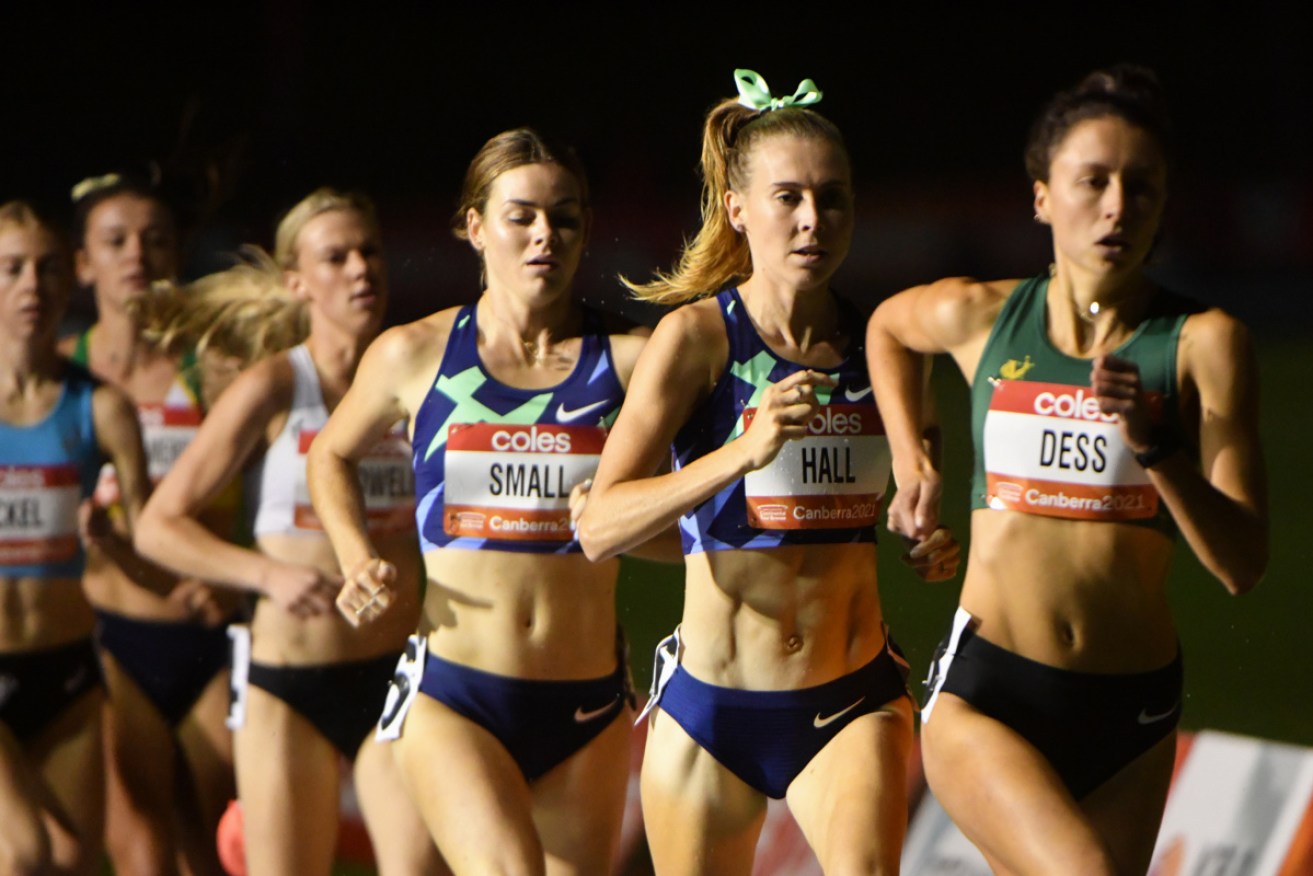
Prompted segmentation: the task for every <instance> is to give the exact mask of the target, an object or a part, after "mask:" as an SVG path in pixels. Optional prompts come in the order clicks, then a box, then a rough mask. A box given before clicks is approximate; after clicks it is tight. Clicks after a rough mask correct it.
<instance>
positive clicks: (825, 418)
mask: <svg viewBox="0 0 1313 876" xmlns="http://www.w3.org/2000/svg"><path fill="white" fill-rule="evenodd" d="M861 431H862V415H861V414H856V413H851V414H846V413H842V412H838V411H834V410H832V409H831V408H830V407H829V406H828V405H827V406H825V407H823V408H821V409H820V410H819V411H817V412H816V416H814V417H812V418H811V419H810V420H808V421H807V434H809V435H858V434H861Z"/></svg>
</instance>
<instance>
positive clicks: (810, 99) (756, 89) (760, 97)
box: [734, 69, 821, 113]
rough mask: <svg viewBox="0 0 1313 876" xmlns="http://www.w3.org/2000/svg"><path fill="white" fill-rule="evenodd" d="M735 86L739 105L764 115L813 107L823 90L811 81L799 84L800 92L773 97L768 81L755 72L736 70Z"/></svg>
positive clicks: (806, 80)
mask: <svg viewBox="0 0 1313 876" xmlns="http://www.w3.org/2000/svg"><path fill="white" fill-rule="evenodd" d="M734 84H735V85H737V86H738V89H739V103H740V104H742V105H743V106H746V107H747V108H748V109H754V110H757V111H758V112H763V113H764V112H770V111H771V110H777V109H783V108H784V107H786V106H811V105H812V104H814V103H820V101H821V90H820V89H819V88H817V87H816V83H815V82H812V81H811V80H810V79H804V80H802V81H801V82H799V83H798V90H797V91H795V92H793V94H792V95H789V96H788V97H772V96H771V93H770V87H769V86H768V85H766V80H765V79H762V78H761V74H760V73H758V72H756V71H755V70H746V69H738V70H735V71H734Z"/></svg>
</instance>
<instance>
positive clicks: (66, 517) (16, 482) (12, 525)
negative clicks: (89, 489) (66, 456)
mask: <svg viewBox="0 0 1313 876" xmlns="http://www.w3.org/2000/svg"><path fill="white" fill-rule="evenodd" d="M81 501H82V489H81V478H80V477H79V476H78V468H77V466H76V465H71V464H64V465H7V466H5V467H3V468H0V566H6V565H11V566H21V565H39V564H43V563H61V562H65V561H67V560H71V559H73V558H74V557H76V556H77V552H78V505H79V504H80V503H81Z"/></svg>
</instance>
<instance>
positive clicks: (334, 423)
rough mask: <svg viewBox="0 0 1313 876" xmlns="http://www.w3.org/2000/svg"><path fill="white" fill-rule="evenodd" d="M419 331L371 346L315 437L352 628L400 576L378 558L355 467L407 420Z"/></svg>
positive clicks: (324, 506)
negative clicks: (407, 383) (403, 394)
mask: <svg viewBox="0 0 1313 876" xmlns="http://www.w3.org/2000/svg"><path fill="white" fill-rule="evenodd" d="M420 334H423V329H422V328H421V326H417V325H410V326H401V327H399V328H395V329H392V330H390V331H388V332H385V333H384V334H383V335H381V336H380V337H379V338H378V339H377V340H375V341H374V343H372V344H371V345H370V346H369V349H368V350H366V351H365V355H364V357H363V358H362V359H361V361H360V367H359V368H358V369H357V370H356V375H355V378H354V379H353V380H352V382H351V388H350V389H348V390H347V393H346V395H345V396H343V397H342V400H341V401H340V402H338V405H337V408H336V410H334V411H333V415H332V416H331V417H329V418H328V424H327V425H326V426H324V428H323V429H322V430H320V432H319V434H318V435H317V436H315V440H314V443H312V444H311V445H310V453H309V455H308V456H307V457H306V480H307V482H308V483H309V485H310V499H311V501H312V502H313V503H314V506H315V514H316V515H318V517H319V519H320V521H321V522H322V524H323V527H324V531H325V532H326V533H327V534H328V537H329V540H330V541H332V543H333V550H334V551H335V552H336V554H337V559H338V563H339V565H341V567H342V570H343V572H345V573H346V586H344V587H343V588H342V591H341V593H339V594H338V598H337V607H338V610H339V611H340V612H341V614H342V616H343V617H344V618H346V620H347V621H348V622H349V623H351V624H352V625H353V626H358V625H359V624H360V623H362V622H366V621H370V620H373V619H374V618H376V617H378V615H380V614H382V613H383V611H384V610H385V609H386V608H387V607H388V605H389V604H390V603H391V601H392V592H391V585H392V584H393V582H394V581H395V580H396V574H397V572H396V569H395V568H394V567H393V566H392V564H391V563H389V562H387V561H385V560H383V559H381V558H380V557H379V555H378V551H377V549H376V548H375V547H374V543H373V542H372V541H371V540H370V537H369V527H368V520H367V518H366V516H365V499H364V496H363V494H362V493H361V490H360V480H359V478H358V476H357V464H358V462H359V460H360V459H361V458H363V457H364V456H365V454H366V453H368V452H369V450H370V449H371V448H372V447H373V446H374V445H375V444H377V443H378V441H379V439H380V438H382V437H383V436H384V435H385V434H387V432H388V430H389V429H390V428H392V426H393V425H394V424H395V423H396V422H397V421H398V420H404V419H407V418H408V417H409V411H408V410H407V409H406V407H405V405H404V404H403V403H402V401H401V398H400V395H399V394H398V386H399V385H400V384H401V383H402V382H403V381H404V377H405V375H408V374H413V373H414V371H415V363H414V356H415V352H416V343H415V341H416V336H417V335H420Z"/></svg>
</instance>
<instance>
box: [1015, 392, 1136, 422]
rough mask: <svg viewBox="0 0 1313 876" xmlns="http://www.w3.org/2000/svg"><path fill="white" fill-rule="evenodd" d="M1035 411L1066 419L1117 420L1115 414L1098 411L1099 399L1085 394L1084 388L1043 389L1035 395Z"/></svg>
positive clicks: (1043, 415) (1046, 415)
mask: <svg viewBox="0 0 1313 876" xmlns="http://www.w3.org/2000/svg"><path fill="white" fill-rule="evenodd" d="M1035 413H1037V414H1039V415H1040V416H1042V417H1062V418H1063V419H1068V420H1099V421H1102V422H1104V423H1116V422H1117V415H1116V414H1105V413H1103V412H1102V411H1100V410H1099V400H1098V399H1097V398H1096V397H1095V396H1093V395H1087V394H1086V392H1085V390H1084V389H1077V390H1076V391H1075V392H1057V393H1055V392H1049V391H1047V390H1045V391H1044V392H1041V393H1039V394H1037V395H1036V396H1035Z"/></svg>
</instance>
